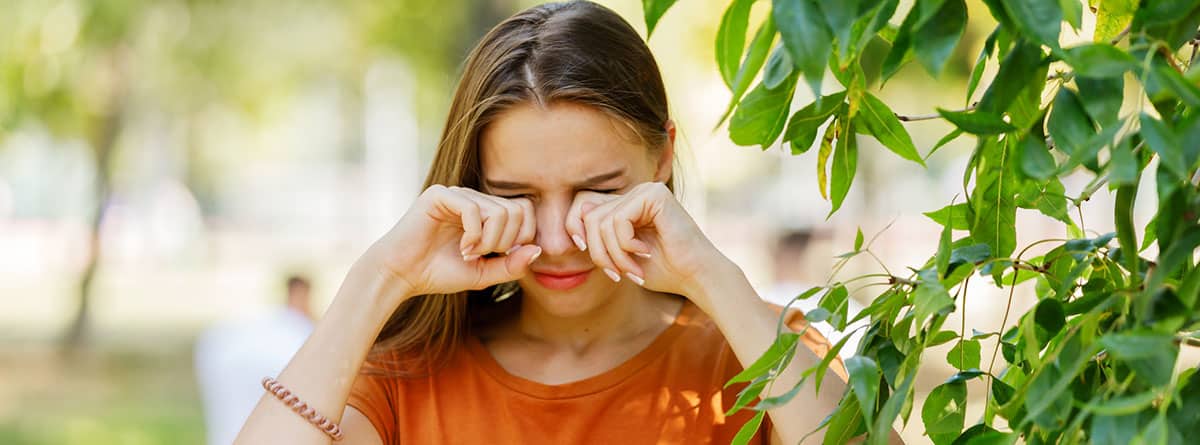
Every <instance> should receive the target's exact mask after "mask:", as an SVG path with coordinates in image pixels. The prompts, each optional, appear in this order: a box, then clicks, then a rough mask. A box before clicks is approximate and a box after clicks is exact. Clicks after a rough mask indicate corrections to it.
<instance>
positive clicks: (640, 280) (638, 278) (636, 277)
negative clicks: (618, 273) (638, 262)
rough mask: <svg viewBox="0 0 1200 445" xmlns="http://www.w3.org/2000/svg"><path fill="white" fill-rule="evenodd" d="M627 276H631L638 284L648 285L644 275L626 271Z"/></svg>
mask: <svg viewBox="0 0 1200 445" xmlns="http://www.w3.org/2000/svg"><path fill="white" fill-rule="evenodd" d="M625 276H627V277H629V279H630V281H633V282H634V283H637V285H638V286H645V285H646V280H643V279H642V277H639V276H637V275H634V274H633V272H625Z"/></svg>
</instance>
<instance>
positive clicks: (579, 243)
mask: <svg viewBox="0 0 1200 445" xmlns="http://www.w3.org/2000/svg"><path fill="white" fill-rule="evenodd" d="M571 241H574V242H575V247H578V248H579V251H580V252H584V251H587V243H585V242H583V238H582V237H580V236H579V235H571Z"/></svg>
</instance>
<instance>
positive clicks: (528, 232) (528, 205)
mask: <svg viewBox="0 0 1200 445" xmlns="http://www.w3.org/2000/svg"><path fill="white" fill-rule="evenodd" d="M513 202H515V203H517V205H518V206H520V207H521V231H520V232H518V234H517V241H516V243H517V244H518V245H520V244H533V242H534V241H535V240H536V238H537V218H535V217H534V214H533V202H532V201H530V200H528V199H525V198H517V199H514V200H513Z"/></svg>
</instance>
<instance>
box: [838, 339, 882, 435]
mask: <svg viewBox="0 0 1200 445" xmlns="http://www.w3.org/2000/svg"><path fill="white" fill-rule="evenodd" d="M846 373H847V374H849V375H850V388H851V389H852V390H853V391H854V396H855V397H857V398H858V405H859V406H860V407H862V409H863V416H864V417H865V418H866V420H867V423H868V424H872V423H874V419H875V399H877V398H878V397H879V379H880V377H881V375H880V371H879V366H878V365H876V364H875V362H874V361H873V360H871V359H870V358H867V357H864V356H861V355H856V356H853V357H850V358H848V359H846Z"/></svg>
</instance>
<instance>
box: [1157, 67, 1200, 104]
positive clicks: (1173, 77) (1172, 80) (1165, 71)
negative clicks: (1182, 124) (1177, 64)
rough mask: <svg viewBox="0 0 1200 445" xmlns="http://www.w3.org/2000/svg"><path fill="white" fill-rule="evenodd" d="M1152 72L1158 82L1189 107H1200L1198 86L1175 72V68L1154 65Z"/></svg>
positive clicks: (1199, 89)
mask: <svg viewBox="0 0 1200 445" xmlns="http://www.w3.org/2000/svg"><path fill="white" fill-rule="evenodd" d="M1151 72H1152V73H1153V77H1154V80H1155V81H1156V82H1158V83H1161V84H1162V85H1163V86H1166V87H1167V89H1169V90H1171V92H1172V93H1174V94H1175V96H1176V97H1178V98H1179V99H1180V100H1182V101H1183V102H1184V103H1186V104H1187V105H1188V106H1192V107H1200V88H1197V87H1196V85H1193V84H1192V83H1191V82H1189V81H1188V80H1187V78H1185V77H1183V75H1182V74H1179V72H1178V71H1175V68H1172V67H1171V66H1170V65H1168V64H1166V63H1161V62H1160V63H1155V64H1154V68H1153V69H1152V70H1151Z"/></svg>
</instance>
